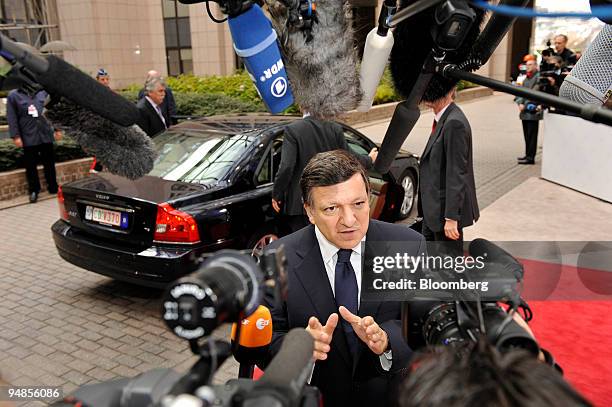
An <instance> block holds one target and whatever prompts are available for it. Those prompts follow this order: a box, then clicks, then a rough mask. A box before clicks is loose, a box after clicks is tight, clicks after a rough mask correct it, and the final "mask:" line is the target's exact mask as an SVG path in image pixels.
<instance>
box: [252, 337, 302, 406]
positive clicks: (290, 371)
mask: <svg viewBox="0 0 612 407" xmlns="http://www.w3.org/2000/svg"><path fill="white" fill-rule="evenodd" d="M313 350H314V340H313V339H312V336H311V335H310V334H309V333H308V332H306V330H304V329H302V328H294V329H292V330H291V331H289V333H288V334H287V335H286V336H285V338H284V339H283V344H282V345H281V348H280V350H279V351H278V353H277V354H276V356H275V357H274V359H272V361H271V362H270V364H269V365H268V367H267V368H266V370H265V372H264V375H263V376H262V377H261V379H259V380H258V381H257V383H256V384H255V386H253V391H252V392H250V393H249V394H248V395H247V396H246V397H247V398H246V400H245V405H247V404H248V405H250V406H255V405H268V406H270V405H282V406H289V405H296V403H297V401H299V400H300V396H301V394H302V390H303V388H304V386H305V385H306V382H307V381H308V379H309V377H310V374H311V373H312V366H313V363H314V362H313V360H312V352H313ZM247 401H248V403H247Z"/></svg>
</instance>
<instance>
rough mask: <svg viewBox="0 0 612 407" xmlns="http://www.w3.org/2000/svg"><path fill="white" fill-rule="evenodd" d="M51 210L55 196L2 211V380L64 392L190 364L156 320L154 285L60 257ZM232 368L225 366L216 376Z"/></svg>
mask: <svg viewBox="0 0 612 407" xmlns="http://www.w3.org/2000/svg"><path fill="white" fill-rule="evenodd" d="M57 214H58V208H57V203H56V201H55V200H46V201H42V202H39V203H37V204H35V205H24V206H19V207H15V208H9V209H5V210H3V211H1V212H0V231H1V232H0V236H1V243H0V245H1V247H2V250H1V252H2V261H1V262H0V275H2V278H1V280H0V293H1V295H2V298H1V299H0V304H1V305H0V372H1V373H2V375H3V377H4V379H5V380H6V381H8V382H9V383H11V384H13V385H50V386H62V387H63V388H64V392H65V393H67V392H70V391H71V390H73V389H74V388H75V387H77V386H79V385H82V384H84V383H87V382H97V381H102V380H108V379H111V378H114V377H117V376H134V375H136V374H138V373H141V372H144V371H147V370H149V369H152V368H155V367H178V368H179V369H181V370H185V369H186V368H187V367H188V366H190V365H191V363H193V362H194V361H195V359H194V358H193V357H192V356H191V352H190V351H189V349H188V344H187V343H186V342H183V341H181V340H179V339H178V338H176V337H175V336H174V335H172V334H171V333H170V332H169V331H168V330H167V328H166V327H165V326H164V325H163V324H162V322H161V320H160V309H161V305H160V301H159V297H160V293H161V292H160V291H156V290H151V289H147V288H138V287H134V286H131V285H128V284H123V283H118V282H114V281H112V280H110V279H108V278H105V277H102V276H98V275H96V274H94V273H89V272H86V271H84V270H82V269H80V268H78V267H75V266H72V265H70V264H68V263H66V262H65V261H63V260H62V259H61V258H60V257H59V256H58V254H57V252H56V250H55V246H54V245H53V240H52V237H51V231H50V227H51V225H52V223H53V222H55V221H56V220H57V218H58V215H57ZM227 330H228V329H227V327H225V329H222V330H219V331H218V332H217V333H216V334H217V335H216V336H225V333H226V332H227ZM233 372H236V369H235V368H231V367H229V368H225V369H224V370H223V372H220V373H221V374H220V375H219V378H218V380H219V381H225V380H226V379H227V378H229V377H230V376H231V375H232V374H233ZM31 404H34V403H31Z"/></svg>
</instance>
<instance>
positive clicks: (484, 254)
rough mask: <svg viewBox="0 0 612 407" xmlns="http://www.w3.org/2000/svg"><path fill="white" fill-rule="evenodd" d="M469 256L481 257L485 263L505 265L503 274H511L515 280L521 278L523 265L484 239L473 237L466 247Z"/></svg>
mask: <svg viewBox="0 0 612 407" xmlns="http://www.w3.org/2000/svg"><path fill="white" fill-rule="evenodd" d="M468 251H469V253H470V256H472V257H474V258H476V257H481V258H482V259H483V262H484V263H486V264H490V263H495V264H499V265H503V266H505V273H510V274H505V273H504V275H512V276H514V277H515V278H516V280H517V281H521V280H523V271H524V270H523V265H522V264H521V263H519V262H518V260H516V258H515V257H514V256H513V255H511V254H510V253H508V252H507V251H505V250H504V249H502V248H501V247H499V246H498V245H496V244H494V243H491V242H490V241H488V240H486V239H474V240H472V242H471V243H470V246H469V249H468Z"/></svg>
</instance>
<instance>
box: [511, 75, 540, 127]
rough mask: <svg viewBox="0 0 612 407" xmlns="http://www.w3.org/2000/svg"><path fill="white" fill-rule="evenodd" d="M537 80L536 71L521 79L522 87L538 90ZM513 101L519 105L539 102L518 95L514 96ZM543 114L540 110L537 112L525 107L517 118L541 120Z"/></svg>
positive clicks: (537, 103) (538, 78) (538, 77)
mask: <svg viewBox="0 0 612 407" xmlns="http://www.w3.org/2000/svg"><path fill="white" fill-rule="evenodd" d="M539 81H540V73H539V72H536V73H535V74H534V75H533V76H532V77H531V78H525V80H524V81H523V87H524V88H529V89H535V90H540V86H539V85H538V83H539ZM514 101H515V102H516V103H517V104H519V105H527V104H528V103H534V104H535V105H539V104H540V103H539V102H532V101H530V100H528V99H525V98H522V97H518V96H517V97H515V98H514ZM543 116H544V112H543V111H541V110H540V111H539V112H538V111H536V112H529V111H528V110H527V109H525V110H523V111H522V112H520V113H519V118H520V119H521V120H529V121H533V120H542V117H543Z"/></svg>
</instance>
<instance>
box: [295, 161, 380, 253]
mask: <svg viewBox="0 0 612 407" xmlns="http://www.w3.org/2000/svg"><path fill="white" fill-rule="evenodd" d="M310 194H311V201H312V206H309V205H308V204H307V203H306V204H304V208H306V213H307V214H308V219H310V223H313V224H315V225H316V226H317V227H318V228H319V230H320V231H321V233H323V236H325V238H326V239H327V240H329V241H330V242H331V243H332V244H334V245H335V246H336V247H338V248H339V249H352V248H353V247H355V246H357V244H358V243H359V242H360V241H361V239H362V238H363V237H364V236H365V234H366V232H367V231H368V223H369V220H370V203H369V199H368V193H367V191H366V186H365V182H364V181H363V178H361V174H359V173H356V174H355V175H353V176H352V177H351V178H349V179H348V180H347V181H344V182H341V183H340V184H336V185H330V186H327V187H314V188H313V189H312V190H311V193H310Z"/></svg>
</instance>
